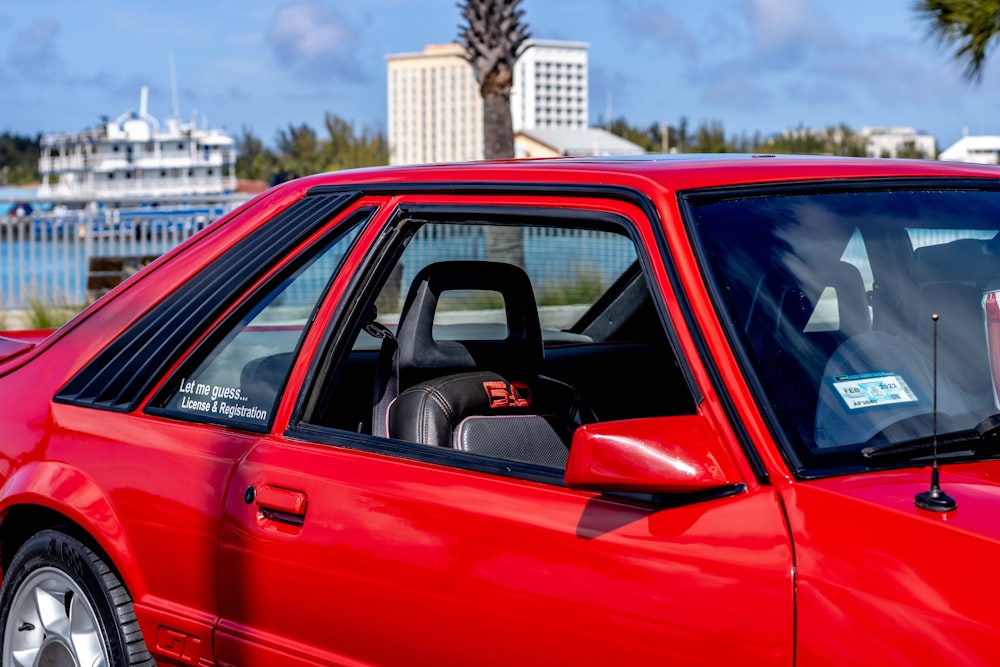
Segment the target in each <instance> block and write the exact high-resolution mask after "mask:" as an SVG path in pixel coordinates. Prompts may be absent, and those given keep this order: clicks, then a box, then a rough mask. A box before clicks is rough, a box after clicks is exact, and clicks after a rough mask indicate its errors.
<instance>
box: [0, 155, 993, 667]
mask: <svg viewBox="0 0 1000 667" xmlns="http://www.w3.org/2000/svg"><path fill="white" fill-rule="evenodd" d="M998 295H1000V170H998V169H997V168H991V167H979V166H970V165H956V164H943V163H936V162H916V161H897V160H855V159H828V158H791V157H782V158H779V157H774V156H764V155H762V156H731V157H701V158H693V157H676V158H661V157H653V156H651V157H643V158H638V159H557V160H552V161H524V162H511V163H482V164H460V165H447V166H434V167H412V168H399V169H380V170H370V171H357V172H342V173H336V174H326V175H320V176H315V177H310V178H306V179H301V180H298V181H294V182H291V183H287V184H284V185H281V186H279V187H277V188H275V189H272V190H270V191H269V192H267V193H264V194H263V195H261V196H259V197H258V198H256V199H254V200H253V201H251V202H249V203H248V204H246V205H245V206H243V207H242V208H240V209H238V210H236V211H235V212H233V213H232V214H230V215H228V216H226V217H225V218H224V219H221V220H220V221H218V222H216V223H214V224H213V225H211V226H210V227H208V228H207V229H206V230H204V231H203V232H201V233H200V234H198V235H197V236H195V237H194V238H192V239H191V240H190V241H188V242H186V243H185V244H184V245H182V246H180V247H178V248H177V249H175V250H173V251H171V252H169V253H168V254H167V255H165V256H163V257H161V258H159V259H158V260H157V261H155V262H154V263H153V264H151V265H150V266H148V267H147V268H146V269H144V270H143V271H141V272H140V273H138V274H137V275H135V276H133V277H132V278H130V279H129V280H127V281H126V282H125V283H123V284H122V285H120V286H119V287H118V288H116V289H115V290H113V291H112V292H111V293H109V294H108V295H107V296H106V297H105V298H103V299H101V300H100V301H98V302H97V303H95V304H94V305H93V306H91V307H90V308H88V309H87V310H86V311H85V312H83V313H82V314H81V315H80V316H78V317H77V318H76V319H75V320H73V321H72V322H71V323H69V324H68V325H66V326H65V327H63V328H62V329H59V330H58V331H56V332H53V333H42V332H14V333H9V334H8V337H7V338H3V339H0V357H2V360H0V401H2V404H3V405H5V406H6V409H5V410H4V412H3V416H2V426H0V429H2V433H3V439H2V443H0V563H2V570H3V587H2V591H0V632H2V635H0V636H2V655H3V659H2V664H3V666H4V667H7V666H10V665H17V666H27V665H146V664H152V663H153V661H154V660H155V662H156V663H158V664H173V665H197V666H202V667H204V666H208V665H316V664H324V665H329V664H336V665H352V666H360V665H407V666H411V665H459V664H461V665H468V664H471V665H505V666H509V665H536V664H537V665H557V664H558V665H654V664H686V665H732V664H741V665H752V664H767V665H774V664H777V665H781V664H784V665H792V664H803V665H805V664H809V665H812V664H849V663H854V664H871V665H889V664H961V665H974V664H990V663H992V664H996V661H997V659H998V656H1000V612H998V611H997V599H998V598H1000V583H997V582H998V581H1000V578H998V577H997V576H996V575H995V574H994V572H993V571H994V569H995V568H996V567H997V563H998V562H1000V521H998V519H997V516H998V511H1000V417H998V415H997V413H998V412H1000V407H998V406H1000V400H998V390H997V387H998V385H1000V306H998Z"/></svg>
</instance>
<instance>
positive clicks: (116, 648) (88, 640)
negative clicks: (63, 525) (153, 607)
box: [0, 530, 156, 667]
mask: <svg viewBox="0 0 1000 667" xmlns="http://www.w3.org/2000/svg"><path fill="white" fill-rule="evenodd" d="M81 594H82V595H81ZM39 597H42V598H45V600H46V601H54V602H55V604H49V605H40V604H36V603H34V602H33V600H35V599H36V598H39ZM81 597H82V599H81ZM40 608H41V609H42V610H40ZM67 621H70V622H69V623H67ZM70 625H72V626H73V627H74V628H75V630H74V632H73V633H70V632H69V631H67V630H66V629H64V628H65V627H69V626H70ZM0 632H2V634H0V654H2V667H18V666H19V665H22V664H32V660H33V659H38V658H42V659H44V662H42V661H41V660H39V662H40V663H41V664H46V665H49V664H51V665H63V664H68V665H72V664H73V658H77V659H80V658H82V659H83V662H85V663H86V664H92V663H94V662H96V664H101V662H102V661H103V662H104V663H105V664H106V665H107V667H118V666H119V665H141V666H144V667H145V666H149V667H153V666H154V665H155V664H156V663H155V662H154V661H153V658H152V656H151V655H150V654H149V651H148V650H147V648H146V643H145V642H144V641H143V638H142V632H141V631H140V629H139V623H138V621H137V620H136V616H135V609H134V608H133V606H132V597H131V596H130V595H129V593H128V591H127V590H125V586H124V585H122V582H121V580H120V579H119V578H118V575H117V574H115V572H114V571H113V570H112V569H111V568H110V567H108V565H107V563H105V562H104V560H103V559H102V558H101V557H100V556H99V555H97V554H96V553H94V551H92V550H91V549H90V548H88V547H87V546H86V545H84V544H83V543H81V542H80V541H78V540H76V539H74V538H72V537H70V536H69V535H67V534H65V533H63V532H60V531H58V530H45V531H42V532H40V533H38V534H37V535H35V536H33V537H32V538H31V539H29V540H28V541H27V542H25V543H24V545H23V546H22V547H21V548H20V549H19V550H18V552H17V554H15V555H14V559H13V561H11V564H10V568H9V569H8V571H7V572H6V577H5V579H4V582H3V588H2V589H0ZM15 650H17V651H20V652H21V653H20V655H21V656H25V655H27V656H30V655H31V652H32V651H36V650H37V652H38V653H37V654H36V658H31V657H22V658H20V660H21V661H20V662H18V661H17V660H15V658H14V651H15ZM71 656H72V657H71Z"/></svg>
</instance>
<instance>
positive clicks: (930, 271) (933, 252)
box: [682, 181, 1000, 473]
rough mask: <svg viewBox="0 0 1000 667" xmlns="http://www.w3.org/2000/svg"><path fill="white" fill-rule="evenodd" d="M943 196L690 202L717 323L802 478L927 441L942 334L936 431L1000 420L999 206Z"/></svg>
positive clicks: (845, 192) (860, 189) (985, 198)
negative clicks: (999, 384) (722, 324)
mask: <svg viewBox="0 0 1000 667" xmlns="http://www.w3.org/2000/svg"><path fill="white" fill-rule="evenodd" d="M932 185H934V186H939V187H931V186H930V185H929V184H927V183H926V182H924V183H920V184H914V183H912V182H910V183H898V182H896V183H893V184H892V185H878V184H872V183H867V184H859V185H856V186H854V187H855V189H853V190H852V189H850V187H851V186H844V185H839V186H805V187H803V186H796V187H795V189H794V190H793V189H792V188H790V187H787V186H786V187H785V189H784V191H781V190H780V189H777V188H775V187H773V186H772V187H767V188H763V189H753V190H751V189H745V190H740V191H735V192H734V191H729V192H725V193H723V192H719V191H715V192H694V193H687V194H685V195H684V196H683V197H682V201H683V203H684V208H685V211H686V215H687V218H688V222H689V226H690V228H691V229H692V230H693V232H694V234H695V235H696V237H697V239H698V241H699V242H700V249H701V251H702V258H703V261H704V262H705V263H706V264H707V268H708V273H709V274H710V275H711V277H712V278H713V279H714V288H715V289H714V290H713V291H714V293H715V295H716V296H717V300H718V302H719V303H718V309H719V312H720V314H722V316H723V318H724V320H728V325H729V328H730V333H731V338H732V339H733V341H734V342H735V343H736V344H737V346H739V348H740V349H739V350H738V352H742V354H741V355H738V356H740V357H741V358H742V359H743V361H744V362H745V363H746V365H747V366H748V369H747V370H748V375H749V376H750V378H751V380H752V382H751V384H752V385H753V386H755V387H757V388H759V390H760V391H761V392H763V395H762V396H761V397H760V404H761V405H762V406H764V408H765V412H766V413H767V414H768V415H770V416H771V417H772V418H773V420H774V421H775V423H776V426H777V427H778V428H779V429H780V432H781V434H782V435H783V436H784V437H783V438H779V440H783V441H784V443H785V444H786V445H787V447H788V455H789V459H790V460H791V461H792V463H793V464H794V465H795V467H796V468H797V469H798V470H799V471H800V472H813V473H822V472H823V470H822V469H824V468H828V469H832V468H837V469H840V470H843V469H845V468H851V467H853V466H855V465H857V466H865V465H868V463H867V462H866V461H865V460H864V459H863V457H862V455H861V451H862V449H864V448H865V447H866V446H868V447H870V446H872V445H873V444H874V445H879V446H882V445H887V444H891V443H894V442H905V441H910V440H914V439H919V438H924V437H928V436H931V434H932V429H933V419H932V416H933V414H934V410H933V407H934V380H935V375H934V335H935V330H936V332H937V428H938V432H939V433H941V434H947V433H957V432H963V431H968V430H970V429H973V428H975V427H976V425H977V424H978V423H979V422H981V421H982V420H983V419H984V418H986V417H988V416H990V415H992V414H994V413H996V412H997V411H998V407H1000V406H998V403H997V400H996V397H995V390H994V382H993V379H994V378H993V373H991V364H990V349H989V345H988V341H989V339H990V338H991V336H990V333H991V327H990V326H988V323H989V322H991V321H992V322H993V324H992V329H996V333H997V342H1000V308H998V305H997V295H998V294H1000V292H998V290H1000V191H997V190H992V189H986V188H989V187H990V186H989V185H985V186H984V185H980V184H977V185H976V186H972V185H969V183H968V182H967V181H966V182H963V183H960V184H955V185H953V184H946V185H942V184H941V183H940V182H935V183H934V184H932ZM974 188H975V189H974ZM932 315H937V323H936V324H935V321H934V319H933V318H932ZM992 352H993V356H994V357H996V358H997V359H1000V345H995V346H994V349H993V350H992ZM997 366H998V367H1000V364H997ZM997 374H998V375H1000V373H997Z"/></svg>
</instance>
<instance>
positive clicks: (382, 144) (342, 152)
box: [322, 113, 389, 171]
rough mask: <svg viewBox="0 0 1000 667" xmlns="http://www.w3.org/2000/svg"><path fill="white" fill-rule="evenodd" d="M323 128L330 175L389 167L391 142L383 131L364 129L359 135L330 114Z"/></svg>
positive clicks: (342, 120) (345, 121) (350, 126)
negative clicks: (363, 168) (361, 168)
mask: <svg viewBox="0 0 1000 667" xmlns="http://www.w3.org/2000/svg"><path fill="white" fill-rule="evenodd" d="M323 124H324V125H325V126H326V132H327V136H328V139H327V140H326V141H325V142H323V146H322V151H323V157H324V160H325V162H326V166H325V169H326V170H327V171H333V170H337V169H355V168H358V167H374V166H378V165H384V164H389V142H388V141H387V140H386V138H385V134H384V133H382V132H381V131H380V130H376V129H368V128H365V129H362V130H361V132H360V133H357V132H356V131H355V129H354V125H353V124H352V123H350V122H349V121H347V120H344V119H343V118H341V117H340V116H337V115H334V114H329V113H328V114H326V115H325V117H324V119H323Z"/></svg>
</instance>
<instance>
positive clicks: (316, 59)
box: [267, 0, 366, 82]
mask: <svg viewBox="0 0 1000 667" xmlns="http://www.w3.org/2000/svg"><path fill="white" fill-rule="evenodd" d="M267 41H268V43H269V44H270V45H271V49H272V51H273V52H274V55H275V57H276V58H277V59H278V62H279V63H280V64H281V65H283V66H284V67H286V68H288V69H290V70H292V71H293V72H295V74H296V75H297V76H299V77H301V78H304V79H309V80H314V81H329V80H332V79H338V78H339V79H343V80H347V81H352V82H363V81H365V79H366V77H365V75H364V72H363V71H362V69H361V66H360V64H359V63H358V60H357V57H356V56H355V53H356V50H357V43H358V38H357V31H356V30H355V29H354V28H353V27H352V26H351V25H350V23H349V22H348V21H347V20H346V19H345V18H344V17H342V16H341V15H340V14H339V13H338V12H337V11H336V10H335V9H333V8H332V7H329V6H327V5H324V4H322V3H320V2H317V1H315V0H305V1H304V2H296V3H292V4H289V5H285V6H283V7H281V8H280V9H278V11H277V12H276V13H275V15H274V18H273V19H272V20H271V26H270V28H269V29H268V31H267Z"/></svg>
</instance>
